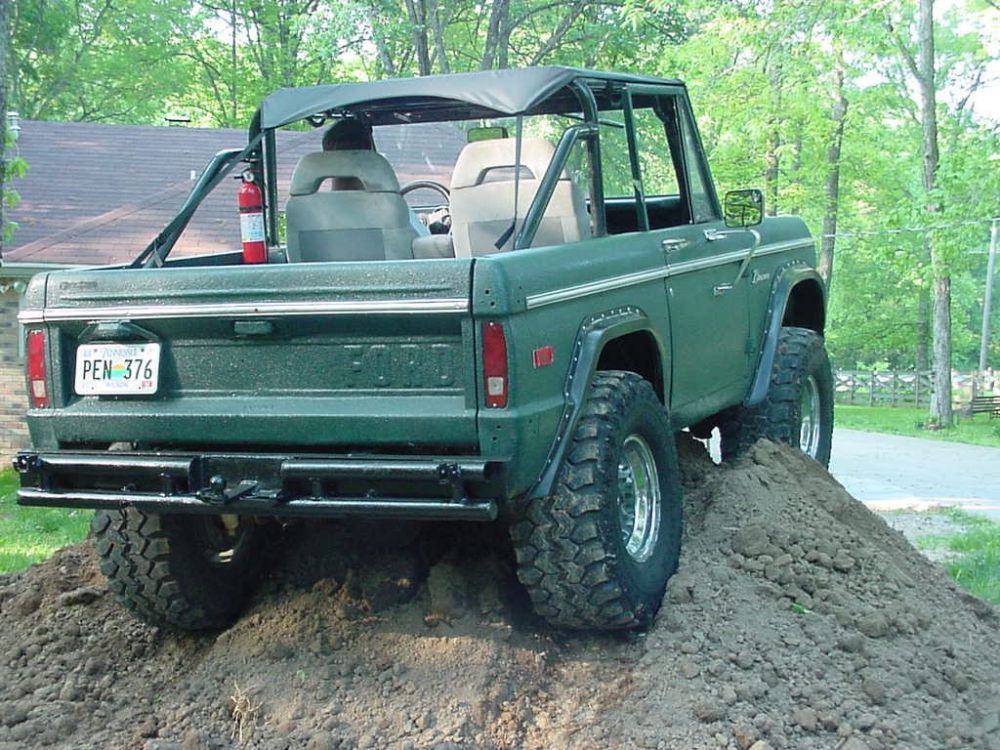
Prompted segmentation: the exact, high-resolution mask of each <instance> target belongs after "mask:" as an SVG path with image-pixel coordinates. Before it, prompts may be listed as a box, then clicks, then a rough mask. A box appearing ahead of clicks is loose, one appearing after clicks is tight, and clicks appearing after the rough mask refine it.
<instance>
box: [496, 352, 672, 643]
mask: <svg viewBox="0 0 1000 750" xmlns="http://www.w3.org/2000/svg"><path fill="white" fill-rule="evenodd" d="M634 435H638V436H639V437H641V438H642V441H643V442H644V443H645V445H646V446H647V447H648V449H649V454H650V456H651V458H652V462H653V464H655V471H656V476H657V479H658V482H659V489H660V493H659V494H660V498H661V499H660V502H659V503H658V505H657V507H658V509H659V513H658V524H659V526H658V529H659V532H658V535H657V536H656V537H655V539H654V540H653V541H652V542H650V544H649V546H648V549H647V550H646V551H647V553H648V557H646V559H644V560H642V561H637V559H636V558H635V557H634V556H633V555H632V554H630V553H629V552H628V550H627V548H626V540H625V539H624V538H623V529H624V525H623V522H622V520H621V516H620V513H619V506H620V502H621V500H620V498H619V492H620V490H619V486H620V485H619V482H620V481H621V480H620V477H619V472H620V469H619V462H620V461H622V460H623V455H624V453H623V450H624V446H625V442H626V440H628V439H629V438H630V436H634ZM571 440H572V442H571V444H570V445H568V446H567V450H566V454H565V458H564V459H563V462H562V465H561V466H560V467H559V471H558V474H557V477H556V483H555V487H554V492H553V494H552V495H550V496H548V497H542V498H536V499H528V500H525V501H524V502H523V503H522V504H521V505H519V506H518V509H517V511H516V517H515V519H514V520H513V522H512V524H511V527H510V535H511V539H512V540H513V543H514V551H515V555H516V557H517V563H518V573H517V574H518V578H519V579H520V581H521V583H522V584H523V585H524V586H525V588H526V589H527V591H528V594H529V595H530V597H531V600H532V603H533V605H534V609H535V611H536V612H537V613H538V614H539V615H540V616H542V617H544V618H545V619H546V620H548V621H549V622H550V623H552V624H553V625H556V626H558V627H564V628H571V629H580V630H583V629H597V630H621V629H627V628H641V627H645V626H647V625H649V623H650V622H652V620H653V617H654V616H655V615H656V612H657V610H658V609H659V607H660V602H661V601H662V599H663V592H664V589H665V587H666V584H667V580H668V579H669V578H670V576H671V575H673V573H674V571H675V570H676V569H677V562H678V558H679V556H680V546H681V488H680V481H679V470H678V464H677V448H676V445H675V442H674V435H673V433H672V431H671V429H670V424H669V420H668V418H667V414H666V412H665V411H664V409H663V405H662V404H661V403H660V401H659V399H658V398H657V397H656V394H655V392H654V391H653V388H652V386H651V385H650V384H649V383H648V382H647V381H645V380H643V379H642V378H641V377H639V376H638V375H636V374H634V373H631V372H619V371H603V372H599V373H597V375H596V376H595V378H594V381H593V383H592V384H591V387H590V392H589V395H588V398H587V402H586V404H584V407H583V411H582V414H581V417H580V420H579V422H578V424H577V425H576V429H575V430H574V432H573V435H572V438H571Z"/></svg>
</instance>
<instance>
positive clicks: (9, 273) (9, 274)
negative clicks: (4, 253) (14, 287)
mask: <svg viewBox="0 0 1000 750" xmlns="http://www.w3.org/2000/svg"><path fill="white" fill-rule="evenodd" d="M67 268H87V266H82V265H79V264H74V263H22V262H18V261H16V260H14V261H10V260H4V261H0V278H7V279H30V278H31V277H32V276H34V275H35V274H38V273H44V272H45V271H62V270H64V269H67Z"/></svg>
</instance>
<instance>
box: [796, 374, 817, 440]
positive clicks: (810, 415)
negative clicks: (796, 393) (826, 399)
mask: <svg viewBox="0 0 1000 750" xmlns="http://www.w3.org/2000/svg"><path fill="white" fill-rule="evenodd" d="M799 414H800V417H801V423H800V426H799V448H800V449H801V450H802V452H803V453H805V454H806V455H807V456H809V457H810V458H816V457H817V455H818V453H819V443H820V435H821V433H822V430H821V427H822V424H821V423H822V416H821V415H822V411H821V409H820V397H819V385H818V384H817V383H816V378H814V377H813V376H812V375H810V376H809V377H808V378H807V379H806V382H805V383H803V384H802V395H801V397H800V399H799Z"/></svg>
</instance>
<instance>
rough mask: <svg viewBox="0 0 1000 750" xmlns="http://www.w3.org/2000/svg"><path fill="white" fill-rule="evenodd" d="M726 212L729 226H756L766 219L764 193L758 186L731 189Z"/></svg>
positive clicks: (726, 201)
mask: <svg viewBox="0 0 1000 750" xmlns="http://www.w3.org/2000/svg"><path fill="white" fill-rule="evenodd" d="M724 213H725V215H726V226H727V227H755V226H757V225H758V224H760V223H761V222H762V221H763V220H764V193H763V192H762V191H761V190H760V189H758V188H746V189H744V190H730V191H729V192H728V193H726V200H725V205H724Z"/></svg>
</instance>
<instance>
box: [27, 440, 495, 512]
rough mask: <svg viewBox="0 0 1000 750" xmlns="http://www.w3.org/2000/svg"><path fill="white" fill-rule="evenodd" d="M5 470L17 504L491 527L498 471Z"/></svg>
mask: <svg viewBox="0 0 1000 750" xmlns="http://www.w3.org/2000/svg"><path fill="white" fill-rule="evenodd" d="M14 468H15V469H16V470H17V472H18V473H19V474H20V475H21V489H19V490H18V492H17V502H18V503H19V504H20V505H41V506H51V507H64V508H104V509H116V508H125V507H135V508H139V509H141V510H145V511H150V512H155V513H205V514H219V513H233V514H238V515H255V516H270V517H278V518H307V517H308V518H344V517H349V516H356V517H358V516H360V517H368V518H400V519H414V520H469V521H491V520H493V519H495V518H496V516H497V498H500V497H502V496H503V494H504V487H505V481H504V480H505V468H506V466H505V464H504V462H503V461H488V460H484V459H481V458H478V457H471V458H465V457H446V458H442V457H417V458H414V457H381V456H380V457H370V456H316V455H306V456H301V455H295V456H293V455H276V454H234V453H211V454H209V453H125V452H77V451H51V452H36V451H23V452H21V453H19V454H18V455H17V457H16V458H15V459H14Z"/></svg>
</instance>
